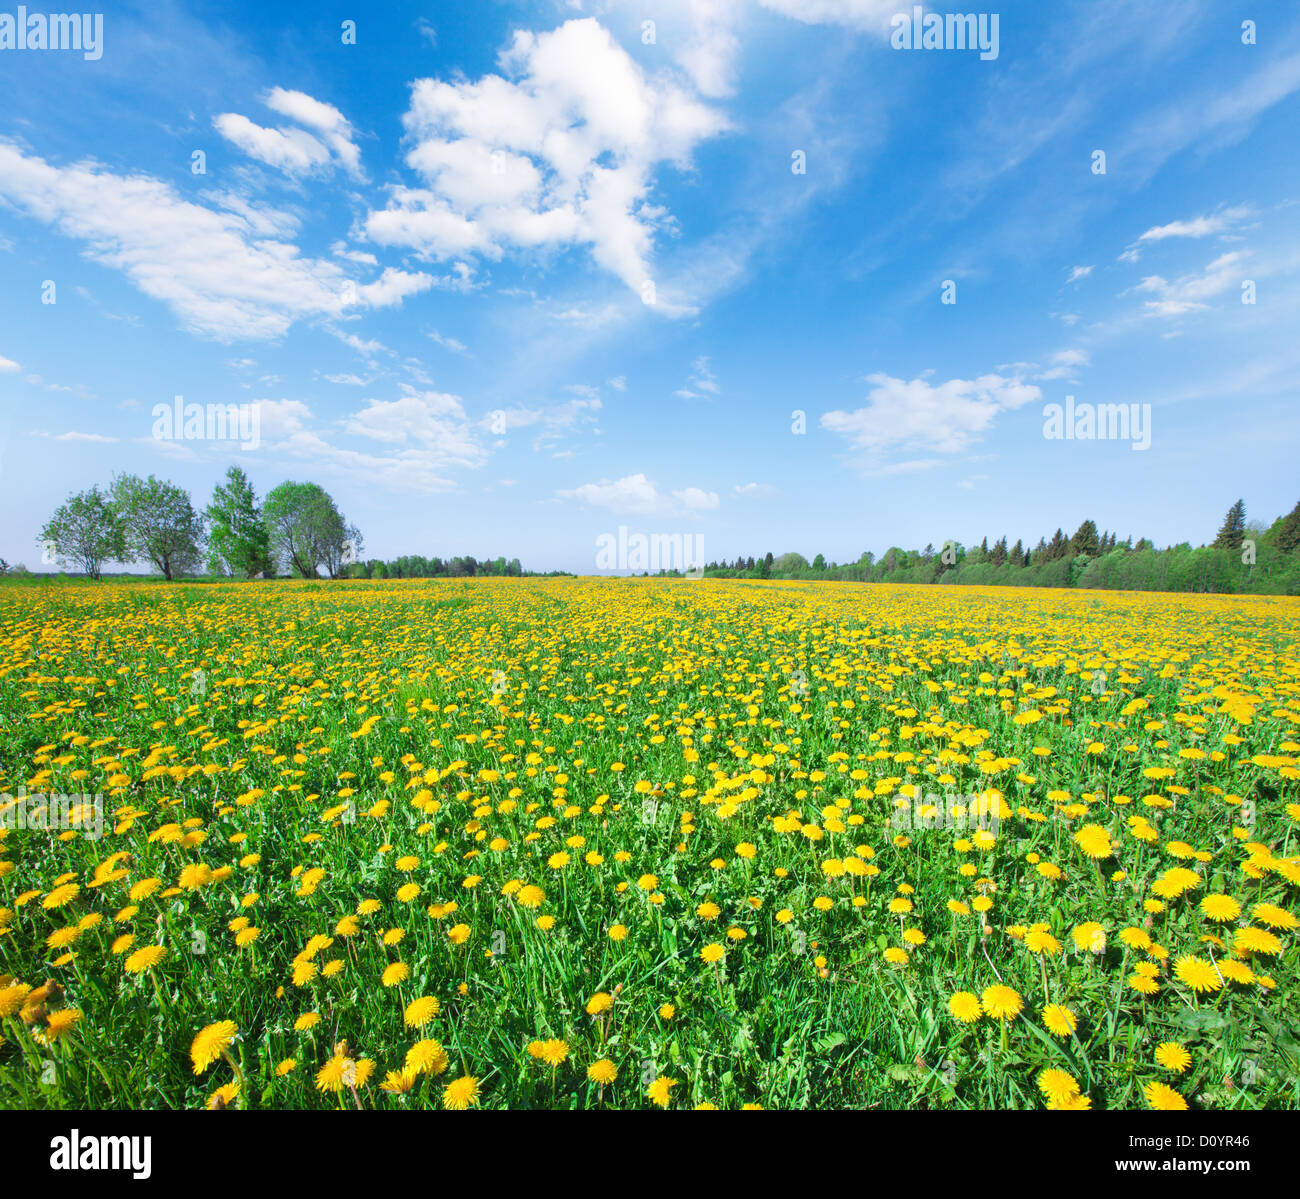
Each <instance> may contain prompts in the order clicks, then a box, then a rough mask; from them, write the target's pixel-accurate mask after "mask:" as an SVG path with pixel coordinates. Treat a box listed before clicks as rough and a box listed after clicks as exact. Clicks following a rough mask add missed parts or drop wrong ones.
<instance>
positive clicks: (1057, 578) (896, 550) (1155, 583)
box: [704, 500, 1300, 595]
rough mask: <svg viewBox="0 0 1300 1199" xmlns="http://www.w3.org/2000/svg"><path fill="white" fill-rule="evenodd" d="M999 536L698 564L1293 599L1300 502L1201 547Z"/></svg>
mask: <svg viewBox="0 0 1300 1199" xmlns="http://www.w3.org/2000/svg"><path fill="white" fill-rule="evenodd" d="M1007 543H1008V538H1007V537H1005V536H1003V537H999V538H998V539H997V540H996V541H994V542H993V544H992V545H991V546H990V545H989V539H988V538H987V537H985V538H984V539H983V541H981V542H980V544H979V545H978V546H974V547H971V548H967V547H966V546H964V545H962V544H961V543H960V542H956V541H945V542H943V544H942V545H941V546H940V547H939V548H936V547H935V546H934V545H933V544H930V545H927V546H926V547H925V549H923V550H904V549H901V548H900V547H898V546H891V547H890V549H889V550H888V551H887V552H886V553H885V554H883V555H882V556H881V557H880V558H879V559H877V558H876V556H875V555H874V554H872V553H870V552H867V553H864V554H863V555H862V556H861V557H860V558H859V559H858V560H857V561H856V562H847V563H836V562H828V561H827V560H826V558H825V557H824V556H823V555H822V554H818V555H817V556H816V557H814V558H813V560H812V561H811V562H809V561H808V559H807V558H805V557H804V556H803V555H802V554H799V553H786V554H780V555H776V556H774V555H772V554H771V553H768V554H765V555H764V556H762V557H760V558H752V557H751V558H737V559H736V560H735V561H734V562H726V561H717V562H709V563H707V564H706V565H705V568H704V573H705V576H706V577H709V576H712V577H716V578H754V579H837V580H842V581H849V582H860V583H943V584H996V585H999V586H1014V587H1096V588H1104V589H1107V590H1116V591H1200V592H1220V593H1234V592H1254V593H1258V594H1271V595H1300V503H1297V504H1296V506H1295V507H1294V508H1293V509H1292V510H1291V511H1290V512H1289V513H1288V514H1287V515H1286V516H1282V517H1279V518H1278V519H1277V520H1275V521H1273V523H1272V524H1271V525H1267V526H1265V525H1263V524H1248V523H1247V520H1246V505H1245V503H1244V502H1243V501H1242V500H1237V501H1236V503H1234V504H1233V505H1232V507H1231V508H1229V509H1228V513H1227V515H1226V516H1225V517H1224V521H1223V524H1222V525H1221V526H1220V528H1219V531H1218V533H1217V535H1216V536H1215V537H1214V539H1213V541H1212V542H1210V543H1209V544H1208V545H1202V546H1197V547H1193V546H1192V545H1191V544H1190V543H1188V542H1183V543H1181V544H1179V545H1173V546H1168V547H1166V548H1165V549H1157V548H1156V547H1155V545H1154V544H1153V543H1152V542H1151V541H1150V540H1149V539H1148V538H1146V537H1140V538H1138V540H1137V541H1136V542H1134V540H1133V538H1132V537H1126V538H1125V539H1124V540H1123V541H1120V540H1119V538H1118V536H1117V534H1115V533H1112V532H1109V531H1101V532H1099V531H1098V529H1097V525H1096V523H1095V522H1094V521H1092V520H1085V521H1084V522H1083V523H1082V524H1080V526H1079V527H1078V529H1077V530H1076V531H1075V532H1074V535H1073V536H1067V535H1066V533H1065V532H1064V530H1063V529H1059V528H1058V529H1057V530H1056V532H1055V533H1053V534H1052V536H1051V537H1050V538H1047V537H1040V538H1039V540H1038V544H1037V545H1035V546H1033V547H1032V548H1030V547H1028V546H1027V545H1026V543H1025V542H1024V540H1023V539H1021V540H1017V541H1016V543H1015V544H1014V545H1011V546H1008V544H1007Z"/></svg>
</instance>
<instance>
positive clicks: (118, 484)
mask: <svg viewBox="0 0 1300 1199" xmlns="http://www.w3.org/2000/svg"><path fill="white" fill-rule="evenodd" d="M37 540H38V542H40V543H41V545H42V546H43V547H44V549H45V551H46V552H45V554H44V558H45V560H46V561H47V562H49V563H58V564H59V565H61V566H64V567H69V566H70V567H73V568H75V569H77V570H79V571H80V573H82V574H85V575H87V576H89V577H90V578H92V579H99V578H101V577H102V575H103V573H104V567H105V566H106V565H107V564H108V563H111V562H117V563H120V564H123V565H130V564H132V563H145V564H147V565H149V566H152V567H153V568H154V569H155V570H156V571H158V572H159V573H160V574H161V575H162V576H163V578H164V579H166V580H168V581H171V580H173V579H176V578H184V577H193V576H195V575H199V574H203V573H204V572H205V571H206V573H207V574H210V575H217V576H220V577H223V578H236V579H259V578H274V577H276V576H277V575H292V576H296V577H298V578H305V579H315V578H320V577H321V573H322V571H323V572H324V574H325V575H327V576H328V577H329V578H331V579H371V578H374V579H386V578H395V579H412V578H442V577H445V578H468V577H473V576H475V575H492V576H498V575H500V576H510V575H514V576H519V575H523V574H524V573H526V572H525V571H524V569H523V566H522V564H521V563H520V561H519V559H518V558H511V559H510V560H509V561H507V560H506V559H505V558H504V557H497V558H485V559H482V560H479V559H477V558H474V557H473V556H471V555H463V556H459V557H453V558H448V559H446V560H445V561H444V560H443V559H442V558H425V557H422V556H420V555H409V554H408V555H403V556H402V557H400V558H395V559H393V560H392V561H389V562H384V561H381V560H380V559H378V558H370V559H367V560H363V559H362V557H361V551H362V548H363V546H364V541H363V538H362V535H361V531H360V530H359V529H358V528H357V527H356V525H354V524H352V523H351V522H350V521H349V520H348V519H347V518H346V517H345V516H344V515H343V513H342V512H341V511H339V507H338V505H337V504H336V503H335V502H334V499H333V497H332V496H331V495H330V494H329V493H328V492H327V491H325V489H324V488H322V487H320V486H319V485H317V484H316V483H298V482H294V481H289V482H285V483H281V484H280V485H279V486H278V487H276V488H274V489H273V490H272V491H270V492H269V493H268V494H267V496H266V498H265V499H264V500H260V501H259V499H258V497H257V492H256V491H255V490H254V488H253V485H252V483H251V482H250V481H249V479H248V476H247V475H246V474H245V473H244V472H243V471H242V470H241V469H240V468H239V467H238V466H232V467H231V468H230V469H229V470H228V471H227V472H226V475H225V478H224V480H223V481H222V482H220V483H218V484H217V485H216V486H215V487H214V488H213V492H212V500H211V502H210V503H209V504H208V505H207V507H206V508H204V509H203V511H201V512H200V511H198V510H197V509H196V508H195V507H194V504H193V502H192V500H191V499H190V494H189V492H188V491H186V490H185V489H184V488H183V487H179V486H177V485H176V484H175V483H170V482H168V481H167V480H165V479H159V478H156V477H155V476H153V475H149V476H148V478H141V477H140V476H138V475H130V474H120V475H117V476H115V477H114V479H113V481H112V483H111V484H109V486H108V487H106V488H100V487H99V486H98V485H96V486H94V487H90V488H88V489H86V490H84V491H79V492H77V493H76V494H74V495H70V496H69V497H68V499H67V501H66V502H65V503H63V504H61V505H60V506H59V507H58V508H57V509H56V510H55V512H54V514H53V515H52V516H51V517H50V519H49V520H48V521H47V522H46V523H45V525H44V527H43V528H42V529H41V532H40V535H39V536H38V538H37ZM19 573H27V572H26V568H25V567H23V566H21V565H19V566H15V567H11V566H10V565H9V564H8V563H7V562H5V561H4V559H3V558H0V575H4V574H19Z"/></svg>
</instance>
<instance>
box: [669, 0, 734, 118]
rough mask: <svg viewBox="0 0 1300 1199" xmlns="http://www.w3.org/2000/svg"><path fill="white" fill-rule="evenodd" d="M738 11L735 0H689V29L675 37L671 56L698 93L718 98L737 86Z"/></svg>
mask: <svg viewBox="0 0 1300 1199" xmlns="http://www.w3.org/2000/svg"><path fill="white" fill-rule="evenodd" d="M738 15H739V5H738V4H737V2H736V0H691V21H692V28H691V33H690V36H689V37H687V38H685V39H684V40H681V41H677V40H674V43H673V45H674V57H675V58H676V61H677V63H678V65H679V66H681V68H682V69H683V70H684V71H685V72H686V73H687V74H688V75H689V76H690V78H691V82H692V83H693V84H695V90H696V91H698V92H699V93H700V95H701V96H709V97H711V98H721V97H723V96H730V95H731V94H732V93H733V92H734V91H735V90H736V79H735V59H736V52H737V50H738V49H739V48H740V39H739V38H738V37H737V36H736V31H735V23H736V19H737V16H738Z"/></svg>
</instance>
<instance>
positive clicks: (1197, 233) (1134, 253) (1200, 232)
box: [1119, 204, 1254, 262]
mask: <svg viewBox="0 0 1300 1199" xmlns="http://www.w3.org/2000/svg"><path fill="white" fill-rule="evenodd" d="M1252 215H1254V209H1252V208H1251V207H1250V206H1249V205H1248V204H1239V205H1237V207H1235V208H1224V209H1221V210H1220V211H1219V212H1215V213H1210V214H1209V215H1207V216H1198V217H1195V218H1193V219H1192V220H1190V221H1170V222H1169V223H1168V224H1167V225H1154V226H1152V228H1150V229H1148V230H1147V231H1146V232H1145V233H1143V234H1141V235H1140V236H1139V237H1138V239H1137V241H1136V242H1134V243H1133V244H1132V245H1131V246H1129V247H1128V248H1127V249H1126V250H1125V251H1124V252H1123V253H1122V254H1121V255H1120V256H1119V258H1120V261H1121V262H1136V261H1137V260H1138V258H1139V257H1140V256H1141V253H1142V251H1141V246H1142V243H1143V242H1154V241H1165V240H1167V239H1168V238H1171V237H1190V238H1200V237H1210V236H1213V235H1215V234H1221V233H1227V232H1228V231H1229V230H1231V229H1232V228H1233V227H1234V226H1236V225H1239V224H1240V223H1241V222H1242V221H1244V220H1246V219H1248V218H1249V217H1251V216H1252Z"/></svg>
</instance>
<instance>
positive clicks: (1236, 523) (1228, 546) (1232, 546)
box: [1214, 500, 1246, 550]
mask: <svg viewBox="0 0 1300 1199" xmlns="http://www.w3.org/2000/svg"><path fill="white" fill-rule="evenodd" d="M1245 536H1246V505H1245V503H1244V502H1243V501H1242V500H1238V501H1237V502H1236V503H1235V504H1233V505H1232V507H1231V508H1229V509H1228V515H1227V516H1225V517H1224V518H1223V524H1222V525H1221V526H1220V528H1219V535H1218V536H1217V537H1216V538H1215V539H1214V548H1215V549H1220V550H1239V549H1241V543H1242V540H1243V539H1244V538H1245Z"/></svg>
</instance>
